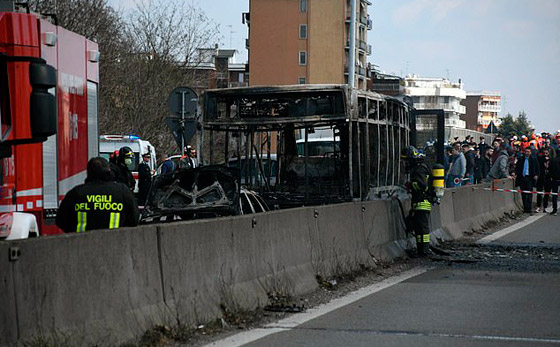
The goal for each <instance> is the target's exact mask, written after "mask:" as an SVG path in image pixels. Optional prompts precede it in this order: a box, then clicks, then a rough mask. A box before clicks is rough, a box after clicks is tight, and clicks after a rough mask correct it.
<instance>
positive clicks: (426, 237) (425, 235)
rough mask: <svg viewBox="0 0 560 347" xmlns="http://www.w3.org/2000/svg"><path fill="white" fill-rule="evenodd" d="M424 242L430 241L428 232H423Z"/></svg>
mask: <svg viewBox="0 0 560 347" xmlns="http://www.w3.org/2000/svg"><path fill="white" fill-rule="evenodd" d="M423 237H424V243H430V234H424V236H423Z"/></svg>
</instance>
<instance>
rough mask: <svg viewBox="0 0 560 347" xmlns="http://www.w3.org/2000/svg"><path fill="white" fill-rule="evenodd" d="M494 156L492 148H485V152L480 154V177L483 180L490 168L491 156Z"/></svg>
mask: <svg viewBox="0 0 560 347" xmlns="http://www.w3.org/2000/svg"><path fill="white" fill-rule="evenodd" d="M493 154H494V148H492V147H486V152H484V153H482V152H481V156H480V177H481V178H482V179H485V178H486V177H488V173H489V172H490V169H491V168H492V155H493Z"/></svg>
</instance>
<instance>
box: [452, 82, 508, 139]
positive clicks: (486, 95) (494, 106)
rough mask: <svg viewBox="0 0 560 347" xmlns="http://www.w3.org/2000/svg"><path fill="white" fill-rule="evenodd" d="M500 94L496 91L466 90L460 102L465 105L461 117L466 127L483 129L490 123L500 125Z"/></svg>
mask: <svg viewBox="0 0 560 347" xmlns="http://www.w3.org/2000/svg"><path fill="white" fill-rule="evenodd" d="M501 101H502V98H501V95H500V92H496V91H476V92H467V98H466V99H465V100H463V101H462V102H461V104H462V105H464V106H465V107H466V114H465V115H463V116H462V117H461V119H463V120H464V121H465V122H466V124H467V128H468V129H472V130H477V131H485V130H486V128H488V125H490V123H494V125H495V126H498V127H499V126H500V124H501V120H500V118H499V117H498V113H500V112H501V110H502V108H501V106H500V105H501Z"/></svg>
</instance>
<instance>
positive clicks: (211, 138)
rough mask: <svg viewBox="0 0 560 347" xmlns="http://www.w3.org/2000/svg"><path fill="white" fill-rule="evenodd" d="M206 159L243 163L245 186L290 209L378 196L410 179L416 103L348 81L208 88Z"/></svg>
mask: <svg viewBox="0 0 560 347" xmlns="http://www.w3.org/2000/svg"><path fill="white" fill-rule="evenodd" d="M202 124H203V135H202V139H201V141H202V148H203V149H204V150H203V152H202V153H201V154H202V155H203V156H204V157H207V158H204V161H205V162H206V163H209V164H210V165H218V164H223V165H227V166H229V167H235V168H238V171H237V172H238V175H239V176H238V179H237V181H238V182H240V183H241V184H242V185H243V186H245V187H247V188H249V189H252V190H255V191H259V192H260V194H261V196H262V197H263V198H264V199H265V200H266V201H267V203H268V204H269V206H271V207H272V206H273V207H275V208H286V207H294V206H303V205H319V204H328V203H336V202H343V201H352V200H369V199H373V198H375V196H376V194H377V193H379V192H380V191H382V190H390V189H391V187H393V188H394V187H395V186H397V185H400V184H402V183H403V182H404V179H405V175H404V170H403V169H402V168H401V160H400V150H401V148H403V147H406V146H408V145H409V144H410V132H411V125H410V124H411V117H410V108H409V106H408V105H407V104H405V103H404V102H402V101H400V100H398V99H396V98H392V97H389V96H385V95H381V94H377V93H373V92H369V91H363V90H356V89H351V88H349V87H348V86H346V85H293V86H278V87H246V88H229V89H216V90H208V91H206V92H205V93H204V96H203V101H202Z"/></svg>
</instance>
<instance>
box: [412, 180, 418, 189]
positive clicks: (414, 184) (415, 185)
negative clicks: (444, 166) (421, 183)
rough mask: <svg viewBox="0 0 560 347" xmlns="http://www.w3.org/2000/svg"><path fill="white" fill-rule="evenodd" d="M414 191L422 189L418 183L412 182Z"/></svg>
mask: <svg viewBox="0 0 560 347" xmlns="http://www.w3.org/2000/svg"><path fill="white" fill-rule="evenodd" d="M412 189H414V190H420V187H418V182H412Z"/></svg>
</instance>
